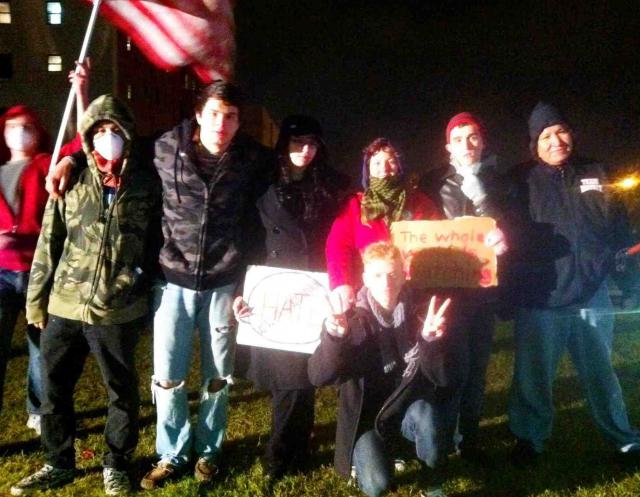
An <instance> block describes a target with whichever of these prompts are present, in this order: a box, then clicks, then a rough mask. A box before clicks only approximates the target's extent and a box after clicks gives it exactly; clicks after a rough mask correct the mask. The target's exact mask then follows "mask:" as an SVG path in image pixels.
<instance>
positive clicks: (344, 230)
mask: <svg viewBox="0 0 640 497" xmlns="http://www.w3.org/2000/svg"><path fill="white" fill-rule="evenodd" d="M362 187H363V188H364V191H363V192H361V193H357V194H355V195H354V196H353V197H352V198H351V199H350V200H349V202H348V204H347V206H346V207H345V208H344V209H343V211H342V212H341V213H340V215H339V216H338V217H337V218H336V220H335V221H334V223H333V226H332V227H331V231H330V233H329V237H328V238H327V244H326V257H327V271H328V273H329V284H330V286H331V288H332V290H333V295H334V297H335V300H336V301H337V302H339V303H340V304H341V305H342V306H345V308H350V307H352V306H353V305H354V303H355V294H356V291H357V290H358V289H359V288H360V286H361V285H362V281H361V275H362V260H361V254H362V252H363V251H364V249H365V248H366V247H367V246H368V245H370V244H371V243H373V242H378V241H387V240H389V239H390V238H391V233H390V229H389V228H390V226H391V223H393V222H395V221H410V220H421V219H438V218H439V215H438V210H437V207H436V205H435V204H434V203H433V202H432V201H431V200H430V199H429V198H428V197H427V196H426V195H424V194H423V193H421V192H419V191H417V190H413V189H410V188H409V187H408V186H407V184H406V183H405V178H404V170H403V167H402V163H401V162H400V154H399V153H398V151H397V150H396V149H395V148H394V146H393V145H392V144H391V142H390V141H389V140H388V139H387V138H376V139H375V140H373V142H371V143H370V144H369V146H367V147H366V148H365V149H364V157H363V161H362Z"/></svg>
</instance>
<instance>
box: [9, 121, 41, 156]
mask: <svg viewBox="0 0 640 497" xmlns="http://www.w3.org/2000/svg"><path fill="white" fill-rule="evenodd" d="M4 139H5V141H6V142H7V147H8V148H9V150H19V151H20V152H27V151H29V150H30V149H31V148H32V147H33V145H34V143H35V139H36V137H35V136H34V134H33V133H32V132H31V131H28V130H27V129H25V128H23V127H22V126H14V127H12V128H11V129H9V130H7V131H6V132H5V134H4Z"/></svg>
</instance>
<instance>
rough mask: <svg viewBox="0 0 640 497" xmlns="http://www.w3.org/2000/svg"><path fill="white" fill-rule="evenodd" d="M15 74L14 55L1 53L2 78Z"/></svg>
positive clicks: (0, 75) (0, 69) (9, 77)
mask: <svg viewBox="0 0 640 497" xmlns="http://www.w3.org/2000/svg"><path fill="white" fill-rule="evenodd" d="M12 76H13V57H12V56H11V54H10V53H0V80H2V79H11V77H12Z"/></svg>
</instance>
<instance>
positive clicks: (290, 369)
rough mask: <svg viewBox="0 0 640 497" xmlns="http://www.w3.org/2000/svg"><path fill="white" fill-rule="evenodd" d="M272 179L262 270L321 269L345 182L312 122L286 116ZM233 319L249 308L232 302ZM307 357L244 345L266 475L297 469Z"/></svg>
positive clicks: (310, 408)
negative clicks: (266, 408) (260, 408)
mask: <svg viewBox="0 0 640 497" xmlns="http://www.w3.org/2000/svg"><path fill="white" fill-rule="evenodd" d="M276 153H277V157H278V177H277V179H276V181H275V182H274V183H273V184H272V185H271V186H270V187H269V189H268V190H267V192H266V193H265V194H264V195H263V196H262V197H261V198H260V199H259V200H258V202H257V207H258V210H259V213H260V218H261V221H262V225H263V227H264V230H265V237H266V238H265V248H266V260H265V261H264V264H265V265H268V266H277V267H284V268H290V269H301V270H309V271H324V269H325V267H326V264H325V258H324V241H325V239H326V236H327V233H328V231H329V227H330V220H331V219H333V217H334V215H335V213H336V212H335V210H336V205H337V204H338V202H339V197H340V196H341V192H343V191H344V190H345V189H346V187H347V186H348V182H349V180H348V178H347V177H346V176H344V175H342V174H340V173H338V172H337V171H335V170H333V169H331V168H330V167H328V165H327V153H326V147H325V144H324V141H323V139H322V129H321V127H320V124H319V123H318V122H317V121H316V120H315V119H313V118H312V117H309V116H304V115H292V116H289V117H287V118H286V119H285V120H284V121H283V122H282V126H281V128H280V135H279V137H278V142H277V144H276ZM234 312H235V314H236V318H237V319H242V317H243V316H244V315H246V314H247V313H248V312H250V311H249V309H248V307H247V305H246V303H245V302H243V300H242V298H241V297H238V298H237V299H236V301H235V302H234ZM308 358H309V355H308V354H303V353H297V352H287V351H280V350H275V349H266V348H260V347H252V348H251V350H250V360H249V369H248V374H247V377H248V378H249V379H251V380H252V381H253V382H254V385H255V386H256V388H258V389H260V390H269V391H270V392H271V395H272V426H271V438H270V439H269V443H268V445H267V453H266V461H267V471H268V473H269V475H270V476H271V477H273V478H276V479H277V478H280V477H282V476H284V475H285V474H286V473H289V472H291V471H296V470H299V469H301V468H302V467H303V465H304V463H305V461H306V458H307V455H308V451H309V439H310V436H311V430H312V428H313V421H314V396H315V390H314V388H313V387H312V386H311V383H309V379H308V377H307V361H308Z"/></svg>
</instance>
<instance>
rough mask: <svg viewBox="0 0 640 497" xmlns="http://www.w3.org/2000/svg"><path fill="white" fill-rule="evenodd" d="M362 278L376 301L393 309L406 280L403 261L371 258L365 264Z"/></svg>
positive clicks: (388, 308)
mask: <svg viewBox="0 0 640 497" xmlns="http://www.w3.org/2000/svg"><path fill="white" fill-rule="evenodd" d="M362 280H363V282H364V285H365V286H366V287H367V288H368V289H369V291H370V292H371V296H372V297H373V298H374V299H375V301H376V302H377V303H378V304H380V305H381V306H382V308H383V309H386V310H388V311H391V310H393V309H394V308H395V306H396V304H397V303H398V295H399V294H400V290H402V285H403V284H404V281H405V275H404V271H403V270H402V263H401V262H400V261H398V260H393V261H388V260H385V259H377V260H376V259H374V260H371V261H369V262H367V263H366V264H365V266H364V272H363V273H362Z"/></svg>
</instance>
